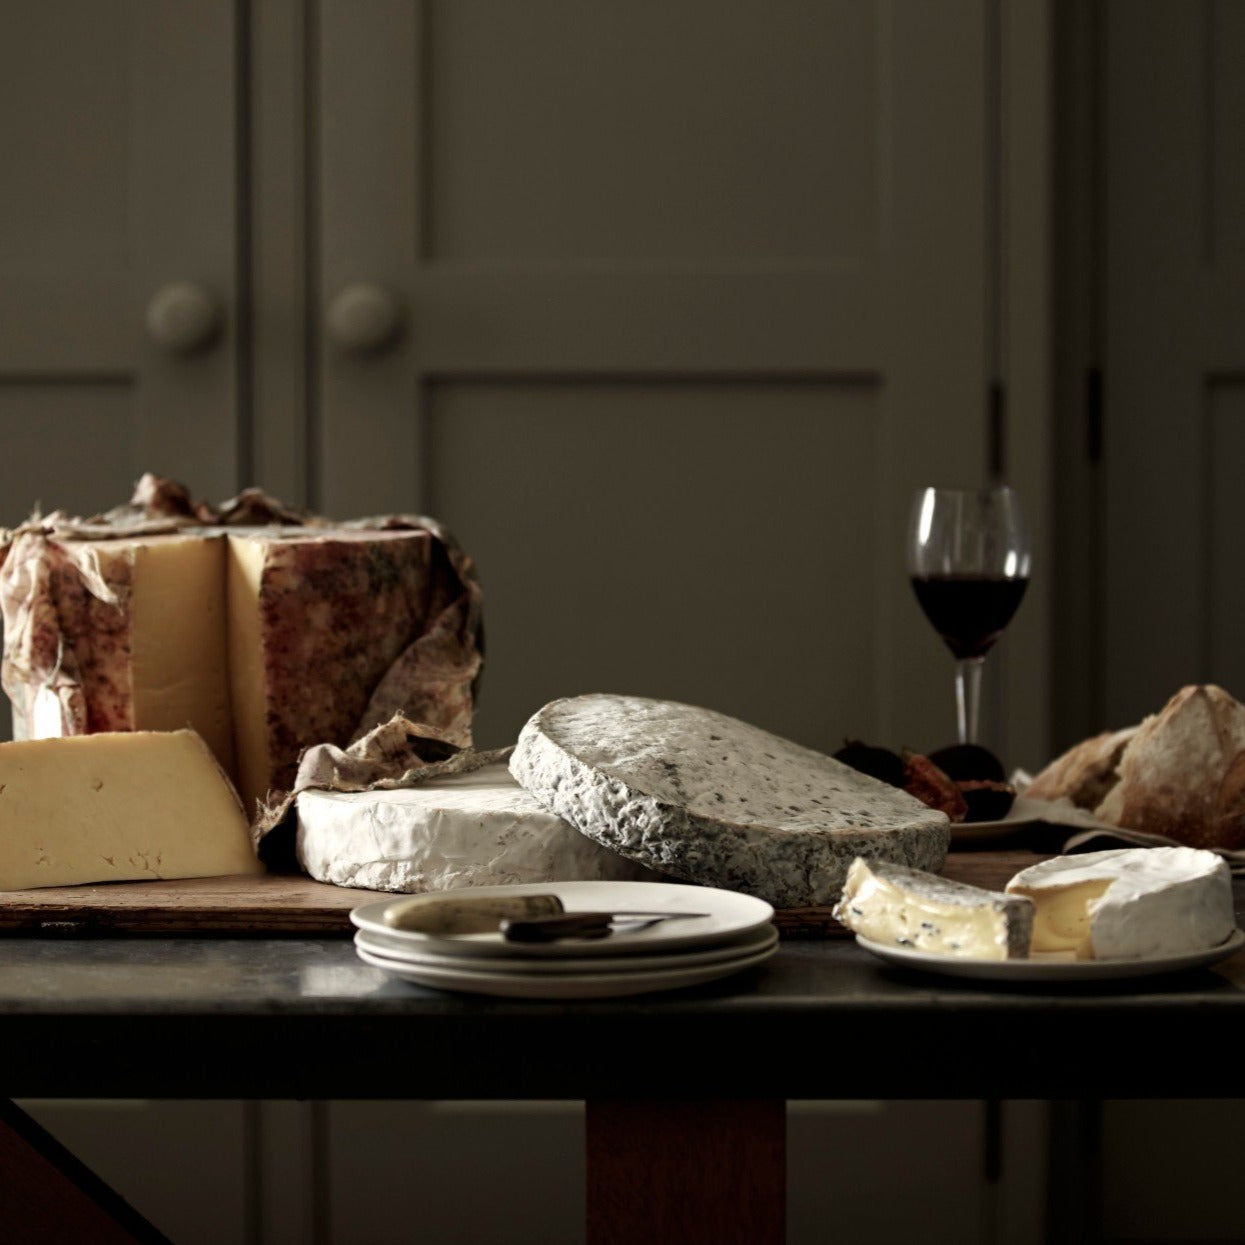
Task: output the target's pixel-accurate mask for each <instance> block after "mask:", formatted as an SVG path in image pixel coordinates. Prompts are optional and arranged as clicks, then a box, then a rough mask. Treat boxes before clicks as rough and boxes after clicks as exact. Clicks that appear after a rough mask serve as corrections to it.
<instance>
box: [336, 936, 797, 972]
mask: <svg viewBox="0 0 1245 1245" xmlns="http://www.w3.org/2000/svg"><path fill="white" fill-rule="evenodd" d="M615 937H617V935H615ZM622 937H623V938H624V939H628V940H629V939H630V938H631V935H630V934H624V935H622ZM777 941H778V931H777V930H776V929H775V928H774V927H773V926H772V925H765V926H762V927H761V928H760V929H757V930H753V931H751V932H750V933H747V934H744V935H743V936H742V937H741V938H735V939H732V940H731V941H730V942H728V943H724V944H723V945H722V946H720V947H709V948H707V949H705V950H703V951H702V950H692V951H677V950H676V951H667V952H664V953H663V954H661V955H615V956H597V958H596V959H555V960H551V959H548V958H545V959H539V958H534V959H530V960H529V959H519V958H518V957H513V958H510V959H506V958H505V957H498V958H497V959H491V958H486V957H484V956H472V957H471V960H470V962H469V965H464V963H463V957H462V956H461V955H438V954H437V953H436V952H435V951H425V950H422V949H420V948H414V949H412V948H410V947H408V946H406V945H404V944H402V943H401V942H400V940H397V939H393V938H384V937H382V936H381V935H380V934H375V933H372V932H370V931H368V930H363V929H361V930H359V932H358V933H357V934H355V936H354V945H355V946H356V947H360V948H362V949H363V950H364V951H367V952H369V953H370V954H372V955H374V956H378V957H380V956H383V957H384V958H385V959H387V960H396V961H398V962H399V963H402V964H415V965H421V964H426V965H427V966H428V967H430V968H463V967H469V968H470V971H471V972H473V973H484V972H499V973H509V972H521V973H555V974H556V973H635V972H641V971H644V970H647V969H662V970H664V969H670V968H697V967H700V966H701V965H704V964H716V963H718V962H719V961H725V960H733V959H738V958H739V957H740V956H743V955H750V954H753V953H755V952H759V951H768V950H769V949H770V948H771V947H772V946H773V945H774V944H775V943H776V942H777Z"/></svg>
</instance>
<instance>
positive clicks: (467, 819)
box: [297, 762, 659, 892]
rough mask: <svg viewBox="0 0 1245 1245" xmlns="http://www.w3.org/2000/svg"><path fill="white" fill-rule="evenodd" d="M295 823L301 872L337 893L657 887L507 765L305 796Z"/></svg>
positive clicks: (300, 799)
mask: <svg viewBox="0 0 1245 1245" xmlns="http://www.w3.org/2000/svg"><path fill="white" fill-rule="evenodd" d="M297 817H298V829H297V852H298V860H299V863H300V864H301V865H302V866H303V868H304V869H306V870H307V872H308V873H309V874H311V876H312V877H313V878H316V879H318V880H319V881H321V882H332V883H335V884H336V885H338V886H354V887H362V888H365V889H368V890H382V891H410V892H416V891H440V890H452V889H454V888H457V887H462V886H494V885H497V886H501V885H509V884H511V883H517V882H567V881H656V880H659V879H657V877H656V876H655V875H654V874H653V873H651V872H650V871H649V870H647V869H644V868H642V867H641V866H639V865H637V864H635V863H633V862H632V861H630V860H628V859H626V858H625V857H623V856H619V855H617V854H616V853H614V852H611V851H609V850H608V849H606V848H604V847H601V846H599V845H598V844H596V843H593V842H592V841H591V840H589V839H586V838H585V837H584V836H583V835H581V834H579V833H578V832H577V831H576V830H575V829H574V828H573V827H571V826H569V825H567V824H566V822H564V821H563V820H562V819H561V818H560V817H555V816H553V815H552V814H551V813H547V812H546V811H545V810H544V809H543V808H542V807H541V806H540V805H539V804H538V803H537V802H536V801H535V800H534V799H533V798H532V797H531V796H530V795H528V794H527V792H525V791H524V790H523V788H522V787H520V786H519V785H518V783H516V782H515V781H514V779H513V778H512V777H511V776H510V773H509V771H508V770H507V768H506V765H505V763H504V762H500V763H497V764H493V765H489V766H485V767H484V768H482V769H478V770H475V771H473V772H471V773H467V774H455V775H452V776H450V777H446V778H436V779H430V780H428V781H425V782H422V783H420V784H419V785H418V786H414V787H405V788H399V789H396V790H389V791H385V790H378V791H363V792H350V793H347V792H336V791H315V790H310V791H304V792H301V793H300V794H299V796H298V799H297Z"/></svg>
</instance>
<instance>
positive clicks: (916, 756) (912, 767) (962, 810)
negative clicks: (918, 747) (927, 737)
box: [903, 752, 968, 821]
mask: <svg viewBox="0 0 1245 1245" xmlns="http://www.w3.org/2000/svg"><path fill="white" fill-rule="evenodd" d="M903 789H904V790H905V791H906V792H907V793H908V794H909V795H914V796H916V798H917V799H918V800H920V801H921V803H922V804H924V805H926V806H927V807H928V808H936V809H938V810H939V811H940V812H943V813H946V814H947V816H948V817H949V818H950V819H951V820H952V821H963V820H964V816H965V814H966V813H967V812H968V804H967V802H966V801H965V799H964V796H963V793H962V792H961V791H960V789H959V787H958V786H956V784H955V783H954V782H952V781H951V779H950V778H948V777H947V775H946V774H945V773H944V772H943V771H942V770H941V769H939V768H938V766H937V765H935V764H934V763H933V761H931V760H930V759H929V757H925V756H921V754H920V753H919V752H906V753H904V785H903Z"/></svg>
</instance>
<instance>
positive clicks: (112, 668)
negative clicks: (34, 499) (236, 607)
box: [0, 531, 233, 769]
mask: <svg viewBox="0 0 1245 1245" xmlns="http://www.w3.org/2000/svg"><path fill="white" fill-rule="evenodd" d="M225 552H226V546H225V539H224V537H223V536H220V535H216V536H208V535H204V534H202V533H199V532H196V533H194V534H184V533H166V534H155V535H137V536H124V535H117V534H114V536H113V537H112V538H111V539H85V538H78V537H74V536H71V535H66V536H63V537H60V536H53V535H50V534H48V533H43V532H36V531H31V532H25V533H22V534H20V535H19V536H18V537H17V540H16V542H15V545H14V548H13V549H11V550H10V551H9V555H8V558H7V560H6V568H5V572H4V579H3V584H2V585H0V587H2V589H3V591H0V604H3V607H4V624H5V658H4V668H3V673H4V687H5V690H6V691H7V692H8V694H9V697H10V699H11V700H12V702H13V718H14V726H15V732H14V733H15V734H16V735H17V737H18V738H19V739H21V738H31V739H47V738H55V737H57V736H61V735H85V734H90V733H94V732H99V731H171V730H180V729H183V728H185V727H191V728H193V729H194V730H196V731H198V732H199V734H200V735H202V736H203V738H204V739H205V740H206V741H207V743H208V745H209V746H210V747H211V749H212V751H213V752H214V753H215V754H216V757H217V759H218V760H219V761H220V763H221V764H222V765H223V766H225V767H226V768H227V769H231V768H232V765H233V726H232V723H231V721H230V706H229V676H228V666H227V657H226V619H225V591H224V590H225Z"/></svg>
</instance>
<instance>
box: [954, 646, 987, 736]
mask: <svg viewBox="0 0 1245 1245" xmlns="http://www.w3.org/2000/svg"><path fill="white" fill-rule="evenodd" d="M985 664H986V659H985V658H984V657H966V658H963V659H962V660H960V661H957V662H956V663H955V724H956V728H957V729H958V732H959V736H960V743H962V744H975V743H976V742H977V727H978V724H979V722H980V720H981V719H980V717H979V716H978V710H979V708H980V707H981V668H982V666H984V665H985Z"/></svg>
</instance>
